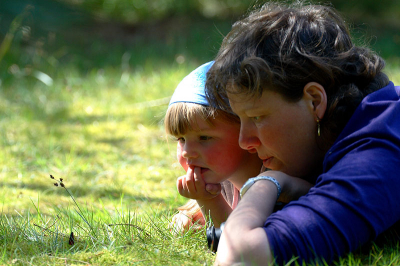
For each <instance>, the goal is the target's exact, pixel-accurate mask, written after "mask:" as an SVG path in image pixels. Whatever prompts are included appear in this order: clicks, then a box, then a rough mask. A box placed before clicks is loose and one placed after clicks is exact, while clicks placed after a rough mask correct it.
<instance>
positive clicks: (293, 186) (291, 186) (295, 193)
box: [259, 170, 313, 203]
mask: <svg viewBox="0 0 400 266" xmlns="http://www.w3.org/2000/svg"><path fill="white" fill-rule="evenodd" d="M259 175H260V176H271V177H273V178H275V179H276V180H277V181H278V182H279V184H280V185H281V188H282V193H281V195H280V196H279V199H278V201H281V202H285V203H289V202H290V201H292V200H297V199H299V198H300V197H301V196H304V195H306V194H307V193H308V191H309V190H310V188H311V187H312V186H313V185H312V184H311V183H309V182H307V181H306V180H304V179H301V178H298V177H293V176H289V175H287V174H285V173H283V172H279V171H272V170H268V171H266V172H263V173H261V174H259Z"/></svg>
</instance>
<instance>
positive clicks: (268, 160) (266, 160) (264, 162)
mask: <svg viewBox="0 0 400 266" xmlns="http://www.w3.org/2000/svg"><path fill="white" fill-rule="evenodd" d="M272 158H273V157H269V158H267V159H263V165H264V167H266V168H268V167H269V165H270V164H271V160H272Z"/></svg>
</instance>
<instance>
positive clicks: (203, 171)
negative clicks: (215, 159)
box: [201, 167, 210, 174]
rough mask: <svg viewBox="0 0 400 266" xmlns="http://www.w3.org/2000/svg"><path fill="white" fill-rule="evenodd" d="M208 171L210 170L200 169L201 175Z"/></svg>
mask: <svg viewBox="0 0 400 266" xmlns="http://www.w3.org/2000/svg"><path fill="white" fill-rule="evenodd" d="M208 170H210V169H208V168H203V167H201V173H202V174H203V173H205V172H207V171H208Z"/></svg>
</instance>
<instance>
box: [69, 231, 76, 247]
mask: <svg viewBox="0 0 400 266" xmlns="http://www.w3.org/2000/svg"><path fill="white" fill-rule="evenodd" d="M68 244H70V245H71V246H72V245H73V244H75V238H74V233H73V232H71V234H70V235H69V241H68Z"/></svg>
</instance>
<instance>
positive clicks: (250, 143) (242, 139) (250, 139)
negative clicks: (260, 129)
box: [239, 124, 261, 151]
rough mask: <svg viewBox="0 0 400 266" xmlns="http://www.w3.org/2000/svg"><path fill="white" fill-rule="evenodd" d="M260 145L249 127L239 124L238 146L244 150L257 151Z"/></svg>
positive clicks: (253, 131)
mask: <svg viewBox="0 0 400 266" xmlns="http://www.w3.org/2000/svg"><path fill="white" fill-rule="evenodd" d="M260 145H261V141H260V139H259V138H258V136H257V134H256V132H255V130H254V129H253V128H252V126H251V125H246V124H241V125H240V134H239V146H240V147H241V148H242V149H244V150H249V151H250V150H253V151H255V150H257V148H258V147H259V146H260Z"/></svg>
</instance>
